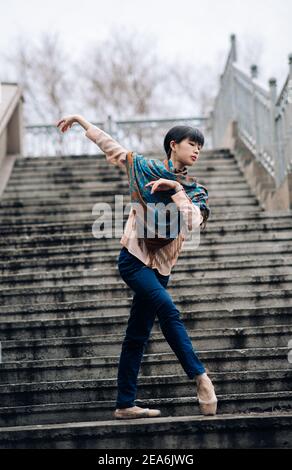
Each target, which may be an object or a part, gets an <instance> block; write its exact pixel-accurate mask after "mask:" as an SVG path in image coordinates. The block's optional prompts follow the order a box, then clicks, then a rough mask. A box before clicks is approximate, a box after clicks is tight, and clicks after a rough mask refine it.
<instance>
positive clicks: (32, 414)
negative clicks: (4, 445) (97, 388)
mask: <svg viewBox="0 0 292 470" xmlns="http://www.w3.org/2000/svg"><path fill="white" fill-rule="evenodd" d="M165 378H166V377H165ZM147 379H151V378H148V377H147V378H145V379H142V380H144V382H143V383H141V385H140V388H141V389H142V390H141V392H140V395H141V393H143V395H141V396H143V397H145V398H144V399H137V400H136V404H137V406H142V407H145V408H146V407H150V408H158V409H160V410H161V414H162V416H163V417H166V416H169V417H171V416H198V417H200V412H199V408H198V402H197V398H196V397H195V391H194V387H193V386H192V385H189V386H188V384H187V383H185V384H184V383H183V380H185V379H184V377H182V376H181V377H176V381H175V380H174V377H171V376H169V377H167V379H168V384H169V385H170V387H171V388H172V390H173V395H174V394H175V393H177V392H179V396H172V397H167V398H164V397H162V398H160V397H159V398H155V399H153V398H151V393H148V395H149V398H146V396H145V395H144V394H146V390H147V387H146V386H145V385H146V384H147ZM171 379H173V380H171ZM179 380H180V383H179ZM109 381H110V380H109ZM143 385H144V386H143ZM156 385H157V384H156ZM108 386H109V385H108ZM152 387H153V388H154V389H155V382H154V381H153V382H152ZM148 388H149V387H148ZM156 388H158V387H156ZM186 389H191V390H190V391H189V393H190V396H186ZM144 390H145V391H144ZM158 392H159V389H158ZM155 396H157V395H155ZM158 396H159V395H158ZM291 397H292V392H291V391H280V392H279V391H277V392H265V393H236V394H235V393H234V394H228V395H224V394H221V395H220V396H218V400H219V402H218V408H217V416H220V415H222V414H226V413H230V414H231V413H234V414H236V415H238V414H239V413H242V414H243V413H245V415H246V414H247V413H252V412H257V413H264V412H272V411H275V410H279V411H291ZM114 409H115V399H114V396H113V399H112V400H103V401H91V402H84V403H82V402H77V403H75V402H71V403H70V402H68V403H61V404H58V403H53V404H52V403H49V404H44V405H30V406H15V407H2V408H0V426H1V427H14V426H33V425H42V424H61V423H73V422H75V423H80V422H84V421H88V422H92V421H97V420H98V421H103V420H113V411H114Z"/></svg>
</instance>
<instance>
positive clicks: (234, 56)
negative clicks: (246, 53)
mask: <svg viewBox="0 0 292 470" xmlns="http://www.w3.org/2000/svg"><path fill="white" fill-rule="evenodd" d="M230 41H231V60H232V62H237V43H236V35H235V34H231V36H230Z"/></svg>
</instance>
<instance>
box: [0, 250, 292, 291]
mask: <svg viewBox="0 0 292 470" xmlns="http://www.w3.org/2000/svg"><path fill="white" fill-rule="evenodd" d="M287 261H288V260H287ZM197 268H198V266H196V267H195V268H194V267H193V266H189V267H188V269H187V270H184V269H183V267H180V269H176V270H175V269H173V271H172V273H171V277H170V280H169V285H170V283H171V282H172V281H173V282H176V281H179V280H184V279H188V280H189V279H193V281H194V282H195V280H197V279H200V282H201V280H202V279H205V280H207V279H211V280H213V279H218V276H219V275H220V276H221V277H224V276H225V277H227V276H229V279H236V278H237V281H238V280H240V279H243V282H248V279H250V278H251V277H255V276H259V277H262V276H270V277H273V276H276V277H278V276H285V275H291V274H292V257H291V263H290V266H289V265H287V264H286V265H285V266H283V265H282V263H279V265H278V266H273V265H268V266H266V267H262V266H258V265H256V266H255V267H252V266H250V267H249V268H247V267H246V266H245V267H243V269H242V270H240V269H230V268H226V269H221V271H218V270H217V271H215V272H214V271H213V270H208V267H207V268H206V271H205V272H202V271H203V270H202V269H201V270H200V269H197ZM212 268H214V266H212ZM112 271H113V269H112ZM118 280H119V279H117V275H116V271H114V272H107V271H106V272H104V273H103V272H100V271H99V270H94V269H81V270H72V271H59V272H46V271H44V272H40V271H38V272H34V273H33V272H32V273H24V274H21V273H20V274H13V275H5V276H2V277H1V287H2V288H3V289H4V288H15V287H17V288H20V286H22V287H31V288H35V287H59V286H68V285H70V286H73V285H74V286H77V285H78V286H80V285H84V284H94V285H97V284H100V283H101V282H102V281H104V282H107V283H111V282H117V281H118Z"/></svg>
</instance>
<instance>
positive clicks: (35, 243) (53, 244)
mask: <svg viewBox="0 0 292 470" xmlns="http://www.w3.org/2000/svg"><path fill="white" fill-rule="evenodd" d="M291 238H292V227H291V228H288V229H287V230H284V229H283V230H279V231H277V232H276V231H274V232H271V231H269V232H262V233H258V232H252V231H248V229H245V230H243V231H241V232H239V233H238V234H236V235H235V234H234V232H231V233H228V231H227V233H226V232H225V233H223V235H222V234H219V233H218V232H213V231H210V232H209V233H204V234H200V247H201V248H207V247H209V246H214V245H216V244H218V245H220V246H228V245H231V246H236V245H238V244H242V243H244V244H248V243H258V242H262V243H270V242H279V243H281V242H286V241H289V240H291ZM91 244H94V246H95V249H96V251H100V252H101V251H103V252H104V253H106V252H110V251H112V250H116V249H117V242H116V240H115V239H108V238H102V239H98V238H93V236H92V235H90V234H88V233H83V232H79V233H78V232H77V233H75V234H71V233H69V234H65V235H63V236H60V235H59V234H52V235H40V236H35V235H34V236H31V237H29V238H27V237H22V238H20V239H19V238H15V237H14V238H12V237H9V238H8V239H7V238H6V239H4V238H3V239H2V243H0V256H1V258H2V259H5V257H6V258H7V259H11V257H12V256H14V255H15V253H21V254H22V255H23V254H25V253H29V252H30V251H32V250H34V252H35V253H38V252H42V251H44V250H47V252H48V253H49V252H50V250H51V249H56V248H57V247H60V246H62V247H64V248H69V247H70V248H71V249H72V248H73V247H74V248H76V247H79V248H80V249H81V247H82V246H83V245H85V246H90V245H91ZM118 248H120V244H119V245H118ZM190 249H191V246H189V247H188V245H187V241H186V242H185V244H184V245H183V248H182V252H183V251H185V250H187V251H189V250H190Z"/></svg>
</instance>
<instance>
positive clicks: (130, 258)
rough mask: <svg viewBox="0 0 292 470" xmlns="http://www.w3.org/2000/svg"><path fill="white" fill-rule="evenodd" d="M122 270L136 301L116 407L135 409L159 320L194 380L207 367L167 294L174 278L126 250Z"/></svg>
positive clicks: (123, 353)
mask: <svg viewBox="0 0 292 470" xmlns="http://www.w3.org/2000/svg"><path fill="white" fill-rule="evenodd" d="M118 268H119V272H120V275H121V277H122V279H123V280H124V281H125V283H126V284H127V285H128V286H129V287H130V288H131V289H132V290H133V291H134V297H133V302H132V306H131V311H130V317H129V320H128V326H127V330H126V334H125V338H124V341H123V344H122V350H121V354H120V360H119V367H118V378H117V385H118V393H117V400H116V408H130V407H131V406H135V399H136V392H137V378H138V373H139V369H140V364H141V360H142V357H143V352H144V348H145V347H146V344H147V342H148V339H149V336H150V332H151V329H152V327H153V323H154V320H155V317H156V315H157V317H158V321H159V324H160V328H161V331H162V333H163V335H164V337H165V339H166V340H167V342H168V344H169V345H170V347H171V348H172V350H173V351H174V353H175V354H176V356H177V358H178V360H179V361H180V363H181V365H182V367H183V369H184V371H185V372H186V374H187V376H188V377H189V378H190V379H193V378H194V377H195V376H196V375H199V374H203V373H204V372H205V368H204V366H203V364H202V363H201V362H200V360H199V358H198V357H197V354H196V351H195V350H194V349H193V346H192V343H191V340H190V338H189V336H188V334H187V332H186V329H185V326H184V324H183V322H182V320H181V318H180V312H179V311H178V309H177V307H176V306H175V304H174V303H173V301H172V298H171V296H170V295H169V293H168V292H167V291H166V288H167V283H168V280H169V277H170V275H168V276H163V275H162V274H160V273H159V271H158V270H157V269H153V268H150V267H148V266H146V265H145V264H144V263H143V262H142V261H140V260H139V259H138V258H137V257H136V256H134V255H132V254H131V253H130V252H129V251H128V250H127V248H126V247H123V248H122V249H121V252H120V255H119V260H118Z"/></svg>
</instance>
